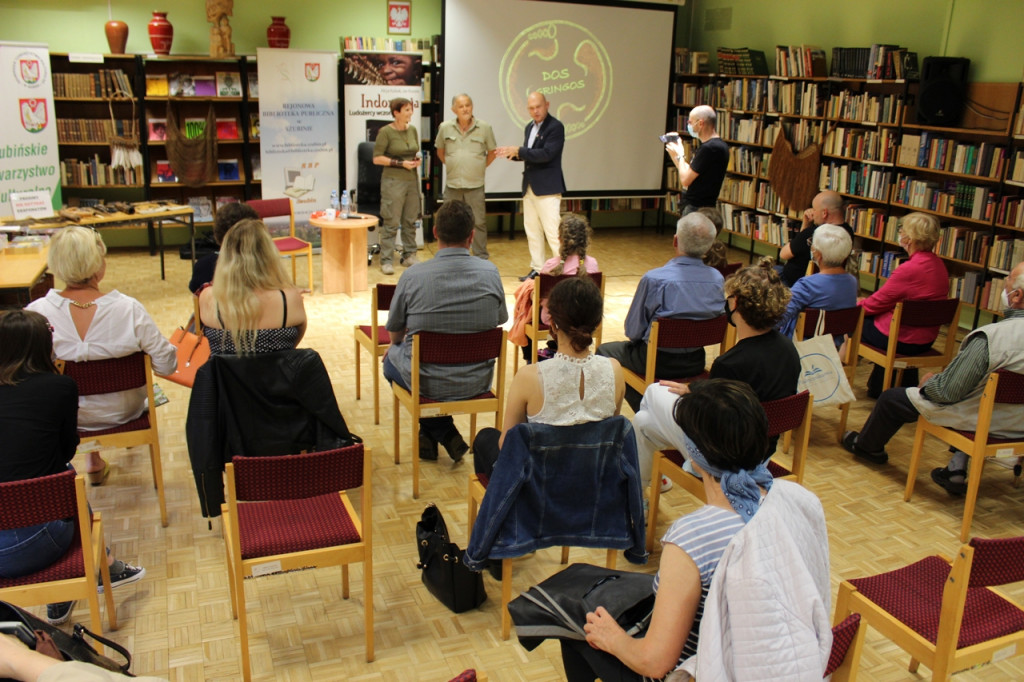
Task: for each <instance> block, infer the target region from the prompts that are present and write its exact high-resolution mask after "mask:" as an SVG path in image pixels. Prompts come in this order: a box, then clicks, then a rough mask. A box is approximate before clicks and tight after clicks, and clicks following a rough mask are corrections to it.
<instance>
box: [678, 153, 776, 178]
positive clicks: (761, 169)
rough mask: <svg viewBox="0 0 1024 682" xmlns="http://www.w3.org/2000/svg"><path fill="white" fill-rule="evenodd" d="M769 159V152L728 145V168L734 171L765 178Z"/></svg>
mask: <svg viewBox="0 0 1024 682" xmlns="http://www.w3.org/2000/svg"><path fill="white" fill-rule="evenodd" d="M770 161H771V153H770V152H766V151H762V150H760V149H752V148H751V147H737V146H732V147H729V170H730V171H732V172H734V173H744V174H746V175H753V176H755V177H759V178H764V179H767V178H768V164H769V162H770ZM673 170H675V168H673Z"/></svg>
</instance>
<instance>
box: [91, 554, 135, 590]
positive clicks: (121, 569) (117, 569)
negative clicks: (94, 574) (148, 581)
mask: <svg viewBox="0 0 1024 682" xmlns="http://www.w3.org/2000/svg"><path fill="white" fill-rule="evenodd" d="M145 575H146V569H144V568H143V567H142V566H132V565H131V564H129V563H126V562H124V561H121V560H120V559H115V560H114V563H112V564H111V565H110V587H112V588H114V587H121V586H122V585H128V584H130V583H133V582H135V581H137V580H142V578H143V577H144V576H145ZM96 591H97V592H99V593H100V594H103V582H102V580H101V581H100V584H99V587H98V588H97V589H96Z"/></svg>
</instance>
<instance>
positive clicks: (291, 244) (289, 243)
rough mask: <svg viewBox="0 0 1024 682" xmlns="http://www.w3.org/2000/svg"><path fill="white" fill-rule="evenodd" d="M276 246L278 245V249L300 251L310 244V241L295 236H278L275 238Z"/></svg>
mask: <svg viewBox="0 0 1024 682" xmlns="http://www.w3.org/2000/svg"><path fill="white" fill-rule="evenodd" d="M274 246H276V247H277V250H278V251H299V250H301V249H304V248H306V247H307V246H309V242H304V241H302V240H301V239H297V238H295V237H278V238H276V239H274Z"/></svg>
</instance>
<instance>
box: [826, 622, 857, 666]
mask: <svg viewBox="0 0 1024 682" xmlns="http://www.w3.org/2000/svg"><path fill="white" fill-rule="evenodd" d="M859 627H860V614H859V613H853V614H850V615H849V616H847V618H846V620H844V621H843V622H842V623H840V624H839V625H836V626H835V627H833V628H832V651H830V652H829V655H828V666H826V667H825V674H824V675H823V677H828V676H829V675H831V674H832V673H834V672H835V671H836V670H837V669H838V668H839V666H841V665H842V664H843V661H844V660H846V652H848V651H849V650H850V645H851V644H853V640H854V638H855V637H856V636H857V629H858V628H859Z"/></svg>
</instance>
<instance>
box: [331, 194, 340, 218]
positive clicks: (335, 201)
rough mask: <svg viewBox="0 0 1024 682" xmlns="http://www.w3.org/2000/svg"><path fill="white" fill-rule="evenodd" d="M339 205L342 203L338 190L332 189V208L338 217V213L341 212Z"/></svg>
mask: <svg viewBox="0 0 1024 682" xmlns="http://www.w3.org/2000/svg"><path fill="white" fill-rule="evenodd" d="M339 206H340V204H339V202H338V190H336V189H332V190H331V210H332V211H334V217H335V218H337V217H338V213H339V210H340V209H339Z"/></svg>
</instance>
